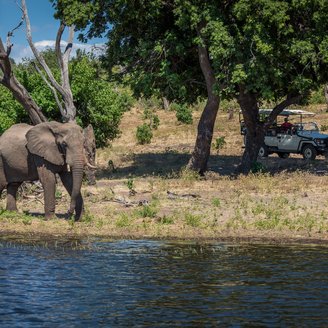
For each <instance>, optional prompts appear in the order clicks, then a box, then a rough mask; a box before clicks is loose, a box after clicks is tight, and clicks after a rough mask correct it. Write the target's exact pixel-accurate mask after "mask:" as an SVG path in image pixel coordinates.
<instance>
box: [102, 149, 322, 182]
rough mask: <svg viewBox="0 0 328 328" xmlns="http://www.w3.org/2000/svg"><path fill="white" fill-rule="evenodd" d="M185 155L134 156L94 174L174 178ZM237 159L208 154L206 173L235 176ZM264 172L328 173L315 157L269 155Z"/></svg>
mask: <svg viewBox="0 0 328 328" xmlns="http://www.w3.org/2000/svg"><path fill="white" fill-rule="evenodd" d="M190 156H191V155H190V154H188V153H177V152H176V153H175V152H164V153H143V154H134V155H133V158H132V159H130V163H131V164H130V165H127V166H124V167H117V168H115V169H114V170H112V169H103V170H99V171H98V172H97V178H98V179H103V178H105V179H108V178H111V179H121V178H127V177H129V176H133V177H147V176H161V177H170V176H176V174H177V173H179V172H180V171H181V169H183V168H184V167H185V166H186V165H187V163H188V161H189V159H190ZM240 160H241V157H240V156H225V155H211V156H210V159H209V162H208V170H209V171H212V172H215V173H218V174H220V175H222V176H235V175H236V174H237V173H238V171H237V169H238V165H239V164H240ZM259 161H260V162H261V163H262V164H263V166H264V168H265V169H266V171H267V172H269V173H271V174H277V173H280V172H282V171H288V172H293V171H297V170H300V171H306V172H311V173H314V174H328V171H327V168H328V163H327V161H326V160H324V159H323V158H319V157H318V158H317V159H316V160H315V161H305V160H304V159H303V158H302V157H296V156H295V157H290V158H288V159H281V158H279V157H276V156H270V157H268V158H264V159H261V160H259Z"/></svg>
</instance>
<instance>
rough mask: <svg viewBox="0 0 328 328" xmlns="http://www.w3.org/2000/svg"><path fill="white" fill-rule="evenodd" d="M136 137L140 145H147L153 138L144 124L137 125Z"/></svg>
mask: <svg viewBox="0 0 328 328" xmlns="http://www.w3.org/2000/svg"><path fill="white" fill-rule="evenodd" d="M136 137H137V141H138V143H139V144H141V145H144V144H149V143H150V142H151V139H152V137H153V132H152V130H151V128H150V126H149V125H148V124H146V123H144V124H142V125H139V126H138V127H137V133H136Z"/></svg>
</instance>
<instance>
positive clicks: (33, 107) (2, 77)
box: [0, 22, 47, 125]
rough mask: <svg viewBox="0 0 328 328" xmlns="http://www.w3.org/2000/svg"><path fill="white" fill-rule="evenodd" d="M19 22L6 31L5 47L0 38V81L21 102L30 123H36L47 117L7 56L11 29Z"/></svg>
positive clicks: (9, 51)
mask: <svg viewBox="0 0 328 328" xmlns="http://www.w3.org/2000/svg"><path fill="white" fill-rule="evenodd" d="M21 24H22V22H20V23H19V24H18V26H17V27H15V28H14V29H13V30H12V31H10V32H8V35H7V43H6V47H5V46H4V44H3V42H2V39H1V38H0V70H1V73H0V83H1V84H2V85H4V86H5V87H6V88H8V89H9V90H10V91H11V92H12V94H13V96H14V97H15V99H16V100H17V101H18V102H19V103H20V104H22V106H23V107H24V109H25V110H26V111H27V112H28V115H29V117H30V120H31V121H32V123H33V124H34V125H36V124H39V123H41V122H46V121H47V119H46V117H45V116H44V115H43V113H42V111H41V109H40V107H39V106H38V105H37V104H36V103H35V101H34V100H33V99H32V98H31V97H30V95H29V93H28V91H27V90H26V89H25V87H24V86H23V85H22V84H20V83H19V81H18V80H17V79H16V77H15V75H14V73H13V69H12V64H11V61H10V57H9V56H10V53H11V49H12V46H13V45H12V44H11V42H10V37H11V36H12V35H13V31H14V30H15V29H17V28H18V27H20V26H21Z"/></svg>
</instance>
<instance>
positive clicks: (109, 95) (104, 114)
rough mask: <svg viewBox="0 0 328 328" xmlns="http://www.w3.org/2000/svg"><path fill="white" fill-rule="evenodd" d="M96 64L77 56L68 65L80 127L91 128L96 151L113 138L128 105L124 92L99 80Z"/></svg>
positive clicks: (128, 98) (86, 58) (87, 58)
mask: <svg viewBox="0 0 328 328" xmlns="http://www.w3.org/2000/svg"><path fill="white" fill-rule="evenodd" d="M98 66H99V65H98V63H97V61H96V60H92V59H90V58H89V57H87V56H85V55H84V56H81V57H80V58H78V60H73V61H72V63H71V65H70V70H71V83H72V92H73V97H74V100H75V102H76V107H77V110H78V117H79V119H80V121H81V124H82V125H83V126H86V125H88V124H92V126H93V128H94V132H95V136H96V144H97V146H98V147H104V146H106V145H107V144H108V142H109V141H111V140H113V139H114V138H116V137H117V136H118V135H119V133H120V131H119V123H120V121H121V118H122V115H123V113H124V112H125V111H126V110H128V109H129V108H130V106H131V105H132V97H131V96H130V95H129V93H128V92H127V90H125V89H122V88H119V87H118V86H117V85H115V84H112V83H108V82H106V81H104V80H101V79H99V75H100V74H101V72H100V69H99V67H98Z"/></svg>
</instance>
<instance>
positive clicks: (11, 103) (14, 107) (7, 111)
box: [0, 86, 29, 135]
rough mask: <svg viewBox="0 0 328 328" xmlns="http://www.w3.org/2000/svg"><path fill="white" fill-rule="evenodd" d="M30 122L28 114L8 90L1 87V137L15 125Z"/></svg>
mask: <svg viewBox="0 0 328 328" xmlns="http://www.w3.org/2000/svg"><path fill="white" fill-rule="evenodd" d="M28 121H29V118H28V115H27V112H26V111H25V110H24V109H23V107H22V106H21V105H20V104H19V103H18V102H17V101H16V100H15V99H14V98H13V96H12V94H11V92H10V91H9V90H8V89H6V88H5V87H3V86H0V135H1V134H2V133H3V132H4V131H5V130H7V129H8V128H10V127H11V126H12V125H13V124H16V123H20V122H28Z"/></svg>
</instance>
